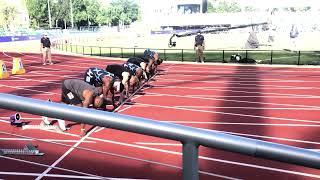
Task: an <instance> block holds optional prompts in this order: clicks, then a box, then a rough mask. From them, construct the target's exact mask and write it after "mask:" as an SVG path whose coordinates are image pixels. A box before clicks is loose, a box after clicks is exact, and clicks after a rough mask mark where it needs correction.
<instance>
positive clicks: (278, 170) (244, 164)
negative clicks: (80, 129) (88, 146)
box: [54, 131, 320, 177]
mask: <svg viewBox="0 0 320 180" xmlns="http://www.w3.org/2000/svg"><path fill="white" fill-rule="evenodd" d="M219 132H223V131H219ZM224 133H228V132H224ZM229 134H236V133H229ZM66 135H70V136H77V135H73V134H69V133H68V134H66ZM236 135H242V136H253V137H257V138H269V139H277V140H283V141H293V142H304V143H309V144H320V143H317V142H310V141H299V140H290V139H285V138H275V137H267V136H255V135H246V134H236ZM88 139H90V140H94V141H99V142H106V143H111V144H117V145H122V146H128V147H134V148H138V149H145V150H151V151H156V152H162V153H169V154H176V155H181V153H179V152H175V151H166V150H163V149H159V148H151V147H145V146H140V145H134V144H128V143H122V142H118V141H110V140H105V139H100V138H93V137H88ZM78 148H79V147H78ZM81 149H82V148H81ZM93 151H96V150H93ZM200 159H203V160H208V161H216V162H222V163H227V164H234V165H239V166H245V167H251V168H257V169H264V170H270V171H276V172H280V173H287V174H295V175H300V176H307V177H320V176H318V175H315V174H307V173H301V172H297V171H289V170H285V169H278V168H271V167H265V166H259V165H253V164H246V163H240V162H235V161H226V160H222V159H212V158H209V157H204V156H200ZM54 168H58V167H54Z"/></svg>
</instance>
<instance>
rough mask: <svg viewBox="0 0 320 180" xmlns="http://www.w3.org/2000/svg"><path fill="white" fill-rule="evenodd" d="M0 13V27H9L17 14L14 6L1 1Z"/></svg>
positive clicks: (13, 22)
mask: <svg viewBox="0 0 320 180" xmlns="http://www.w3.org/2000/svg"><path fill="white" fill-rule="evenodd" d="M0 13H1V18H0V26H1V27H2V28H4V29H9V28H10V26H11V25H13V24H15V17H16V16H17V14H18V10H17V9H16V7H14V6H11V5H8V4H6V3H4V2H1V4H0Z"/></svg>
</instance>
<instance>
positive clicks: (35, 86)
mask: <svg viewBox="0 0 320 180" xmlns="http://www.w3.org/2000/svg"><path fill="white" fill-rule="evenodd" d="M15 87H18V88H45V87H48V86H38V85H34V86H15Z"/></svg>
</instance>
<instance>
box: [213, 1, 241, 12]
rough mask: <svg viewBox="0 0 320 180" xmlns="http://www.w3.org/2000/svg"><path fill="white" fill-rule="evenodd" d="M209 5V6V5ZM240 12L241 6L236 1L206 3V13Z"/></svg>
mask: <svg viewBox="0 0 320 180" xmlns="http://www.w3.org/2000/svg"><path fill="white" fill-rule="evenodd" d="M210 6H211V7H210ZM233 12H241V7H240V6H239V4H238V3H237V2H233V1H231V2H230V1H219V2H218V3H214V5H213V4H211V3H209V4H208V13H233Z"/></svg>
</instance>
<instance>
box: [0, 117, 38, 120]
mask: <svg viewBox="0 0 320 180" xmlns="http://www.w3.org/2000/svg"><path fill="white" fill-rule="evenodd" d="M6 118H8V120H9V118H10V117H9V116H7V117H6V116H2V117H0V119H6ZM22 119H31V120H42V119H41V118H40V117H38V118H31V117H22Z"/></svg>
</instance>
